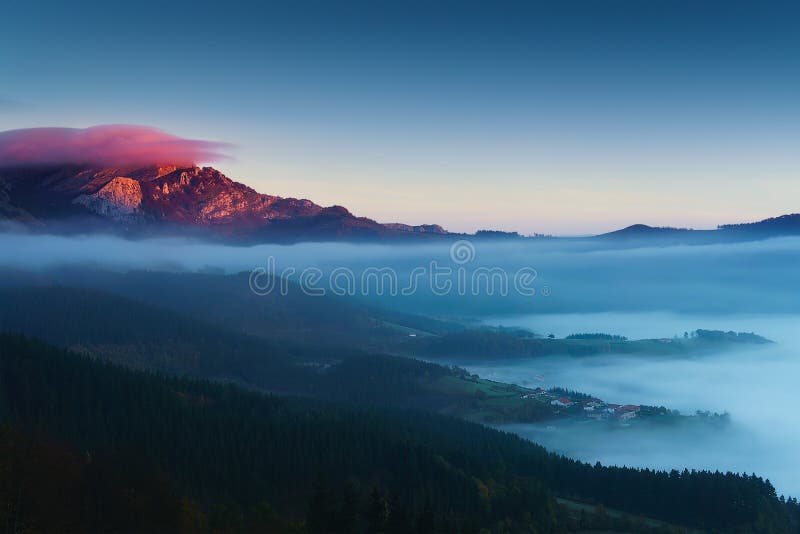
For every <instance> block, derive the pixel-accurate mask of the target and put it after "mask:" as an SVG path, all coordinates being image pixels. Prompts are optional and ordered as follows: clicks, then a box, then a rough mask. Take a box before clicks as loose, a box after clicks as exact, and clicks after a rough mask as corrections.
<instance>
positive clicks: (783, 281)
mask: <svg viewBox="0 0 800 534" xmlns="http://www.w3.org/2000/svg"><path fill="white" fill-rule="evenodd" d="M450 245H451V244H450V242H447V241H426V242H424V243H423V244H417V245H410V244H399V243H394V244H385V245H375V244H369V245H367V244H353V243H303V244H297V245H257V246H238V247H236V246H224V245H219V244H209V243H205V242H200V241H192V240H185V239H177V238H176V239H153V240H142V241H131V240H126V239H122V238H119V237H114V236H99V237H98V236H91V237H89V236H77V237H66V236H49V235H32V234H21V233H5V234H0V247H2V250H3V251H4V253H3V254H2V255H0V267H14V268H31V267H33V268H54V267H59V266H62V265H84V264H86V265H95V266H103V267H109V268H113V269H119V270H128V269H168V270H184V269H185V270H192V271H197V270H204V269H206V270H207V269H220V270H222V271H224V272H236V271H250V270H252V269H253V268H255V267H264V266H265V265H266V264H267V260H268V258H269V257H273V258H274V259H275V263H276V269H277V271H278V273H277V274H280V273H281V271H282V270H283V269H286V268H293V269H295V274H294V275H293V276H295V277H297V273H299V272H300V271H301V270H302V269H304V268H306V267H309V266H313V267H317V268H320V269H322V270H323V271H325V272H330V271H331V270H333V269H336V268H339V267H346V268H349V269H352V270H353V271H355V272H359V271H363V270H364V269H366V268H369V267H374V268H383V267H389V268H391V269H393V270H394V272H395V273H396V276H397V278H398V280H399V283H400V286H401V287H402V286H404V282H405V281H407V280H408V279H409V278H410V276H411V272H412V271H413V270H414V269H415V268H425V269H428V268H429V266H430V265H431V262H436V264H437V265H438V266H441V267H449V268H451V269H453V270H454V271H456V270H458V269H459V268H463V269H466V271H467V272H468V273H470V272H472V271H474V270H475V269H476V268H481V267H483V268H494V267H496V268H499V269H502V270H504V271H505V272H506V273H508V277H509V279H511V278H513V276H514V274H515V273H516V272H517V271H518V270H519V269H521V268H529V269H533V270H535V272H536V279H535V280H534V282H533V287H534V289H535V290H536V294H535V295H533V296H530V295H522V294H519V293H518V292H516V291H513V288H512V290H511V291H509V292H508V294H507V295H504V296H503V295H500V294H499V292H497V291H496V292H495V294H494V295H490V294H489V292H488V291H486V290H485V289H483V290H481V291H479V292H477V293H476V294H472V293H471V292H469V291H468V292H466V294H459V293H458V292H457V291H451V292H449V293H447V294H445V295H442V294H435V292H432V291H430V287H428V286H427V285H425V284H422V285H421V286H420V287H419V288H417V290H415V291H413V292H411V293H410V294H407V295H390V294H386V293H384V294H378V292H376V291H372V292H363V293H361V292H359V294H358V295H355V296H357V297H359V298H364V299H367V300H369V301H371V302H374V303H376V304H380V305H383V306H387V307H392V308H397V309H401V310H404V311H408V312H413V313H427V314H431V315H452V316H459V317H461V318H475V319H478V320H483V319H484V318H486V317H487V316H510V315H527V314H534V313H544V314H553V313H560V314H570V313H590V312H594V313H596V312H606V311H634V312H644V311H672V312H680V313H694V314H698V313H700V314H710V313H713V314H715V315H717V314H718V315H729V314H775V313H789V314H792V313H800V299H797V298H796V295H795V293H794V289H795V288H800V270H798V269H797V268H796V266H797V265H799V264H800V238H779V239H771V240H767V241H759V242H750V243H733V244H719V245H694V246H668V247H666V246H665V247H638V248H634V247H630V246H626V245H624V244H622V245H621V244H617V243H610V242H607V241H599V240H577V239H576V240H557V239H556V240H547V239H543V240H528V241H516V240H515V241H501V242H488V241H474V242H473V243H472V244H471V245H470V246H472V247H473V248H474V257H473V258H472V259H470V260H469V261H467V262H466V263H462V264H457V263H454V262H453V260H452V258H451V257H450ZM290 278H291V277H290Z"/></svg>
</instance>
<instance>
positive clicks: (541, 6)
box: [0, 0, 800, 234]
mask: <svg viewBox="0 0 800 534" xmlns="http://www.w3.org/2000/svg"><path fill="white" fill-rule="evenodd" d="M797 11H798V10H797V8H796V7H794V6H793V4H791V3H769V2H766V3H765V2H748V3H737V2H701V1H692V2H683V1H677V0H676V1H670V2H667V1H658V0H647V1H642V0H634V1H603V0H591V1H583V2H570V1H566V2H550V3H536V2H526V3H510V2H480V3H479V2H466V1H460V2H381V1H372V2H303V1H298V2H281V3H269V2H228V3H222V2H214V3H204V2H166V1H163V0H162V1H160V2H149V1H143V2H135V3H134V2H125V3H106V2H88V1H75V2H69V3H66V2H48V1H41V0H26V1H20V0H12V1H10V2H8V1H7V2H6V3H5V4H4V5H3V9H2V16H1V17H0V130H6V129H12V128H23V127H32V126H71V127H86V126H91V125H96V124H109V123H131V124H144V125H149V126H156V127H159V128H162V129H164V130H167V131H168V132H170V133H174V134H177V135H181V136H187V137H192V138H201V139H210V140H217V141H226V142H230V143H233V144H234V145H236V148H235V150H234V152H233V154H234V159H233V160H230V161H225V162H219V163H217V164H215V166H217V167H219V168H221V169H222V170H223V171H225V172H226V173H228V174H229V175H230V176H231V177H232V178H235V179H239V180H241V181H244V182H247V183H248V184H250V185H252V186H253V187H255V188H256V189H258V190H260V191H262V192H265V193H271V194H280V195H286V196H302V197H307V198H311V199H313V200H315V201H317V202H319V203H322V204H342V205H345V206H347V207H349V208H350V209H351V210H352V211H354V212H355V213H357V214H360V215H366V216H369V217H372V218H375V219H378V220H380V221H384V222H390V221H403V222H409V223H428V222H438V223H441V224H443V225H444V226H446V227H448V228H450V229H453V230H466V231H473V230H476V229H478V228H499V229H506V230H519V231H522V232H526V233H528V232H547V233H558V234H572V233H590V232H597V231H602V230H607V229H612V228H615V227H620V226H625V225H627V224H632V223H637V222H644V223H648V224H654V225H664V224H671V225H679V226H691V227H698V228H700V227H713V226H715V225H716V224H718V223H725V222H734V221H740V220H750V219H757V218H762V217H767V216H771V215H777V214H780V213H786V212H794V211H800V206H798V204H800V200H798V199H800V180H798V178H800V150H798V140H800V99H798V97H797V95H798V94H800V17H798V14H799V13H798V12H797Z"/></svg>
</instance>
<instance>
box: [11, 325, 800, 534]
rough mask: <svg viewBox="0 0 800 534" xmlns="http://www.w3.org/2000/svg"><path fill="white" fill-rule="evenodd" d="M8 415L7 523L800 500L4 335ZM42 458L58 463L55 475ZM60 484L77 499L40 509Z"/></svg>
mask: <svg viewBox="0 0 800 534" xmlns="http://www.w3.org/2000/svg"><path fill="white" fill-rule="evenodd" d="M0 417H2V420H3V421H5V423H6V424H10V425H12V429H9V428H8V427H6V429H4V430H3V433H2V447H3V449H4V451H8V452H9V455H4V456H3V460H0V461H2V462H3V465H2V466H1V467H2V468H3V469H4V470H5V472H6V473H10V475H9V476H6V477H3V481H2V484H3V486H2V488H0V490H1V491H2V493H0V495H1V496H2V499H3V500H4V502H3V503H2V504H3V506H2V510H3V514H4V515H5V517H3V518H2V520H3V521H5V524H6V525H9V524H13V525H21V526H23V527H25V528H23V529H18V530H22V531H25V530H27V531H37V530H45V531H49V530H53V529H63V530H86V529H92V530H93V529H94V527H96V526H97V525H105V526H104V529H106V530H122V529H123V527H124V526H127V528H128V529H129V530H142V529H146V528H147V526H148V525H151V526H152V525H154V524H158V525H164V528H166V529H170V530H172V529H173V527H175V528H177V526H180V525H184V526H186V525H187V524H188V525H194V526H195V527H197V528H204V527H206V526H209V527H215V528H218V529H223V528H228V529H230V528H232V529H236V530H245V529H247V528H248V525H251V526H252V525H256V524H258V525H260V527H259V528H261V529H262V530H264V529H266V528H267V527H264V526H263V525H264V524H269V525H273V526H272V527H269V530H267V531H275V529H277V528H282V529H306V530H308V531H311V532H326V531H327V532H362V531H371V532H390V531H395V532H413V531H421V532H422V531H427V532H436V531H438V532H457V531H462V532H475V531H477V530H478V529H479V528H480V527H489V528H492V529H493V530H496V531H510V532H518V531H530V532H556V531H561V530H567V529H577V528H579V527H580V525H579V524H577V523H576V522H575V520H574V519H570V518H568V517H566V514H565V513H564V512H563V511H561V510H560V508H559V507H558V506H557V505H556V503H555V502H554V500H553V499H552V496H553V495H554V494H558V495H560V496H566V497H571V498H579V499H582V500H585V501H593V502H598V503H600V502H601V503H603V504H604V505H606V506H610V507H615V508H620V509H623V510H625V511H627V512H630V513H634V514H642V515H646V516H649V517H653V518H657V519H662V520H665V521H670V522H673V523H677V524H684V525H688V526H695V527H701V528H706V529H709V530H718V531H721V532H736V531H741V532H790V531H792V529H793V528H795V525H796V523H795V521H796V513H797V508H796V504H795V503H794V502H791V503H788V504H786V503H783V502H782V501H781V500H779V499H778V498H777V497H776V496H775V492H774V489H773V488H772V486H771V485H770V484H769V483H768V482H765V481H763V480H761V479H760V478H757V477H750V476H739V475H734V474H721V473H708V472H683V473H678V472H672V473H658V472H653V471H649V470H637V469H623V468H606V467H600V466H589V465H585V464H582V463H579V462H576V461H573V460H569V459H566V458H563V457H560V456H556V455H553V454H550V453H548V452H546V451H545V450H544V449H543V448H541V447H539V446H537V445H534V444H532V443H530V442H528V441H525V440H523V439H521V438H519V437H517V436H514V435H511V434H507V433H503V432H499V431H496V430H492V429H489V428H486V427H483V426H480V425H476V424H472V423H467V422H464V421H460V420H458V419H453V418H449V417H443V416H438V415H433V414H425V413H421V412H416V411H405V410H396V409H388V408H384V409H380V410H379V409H372V408H357V407H353V406H347V405H338V404H325V403H320V402H319V401H312V400H300V399H293V398H277V397H270V396H263V395H261V394H258V393H253V392H247V391H244V390H240V389H238V388H236V387H235V386H231V385H228V386H226V385H220V384H212V383H207V382H196V381H190V380H186V379H178V378H168V377H160V376H156V375H152V374H146V373H141V372H135V371H129V370H125V369H122V368H118V367H115V366H112V365H110V364H108V363H103V362H99V361H96V360H91V359H88V358H86V357H82V356H80V355H77V354H74V353H70V352H66V351H63V350H59V349H55V348H52V347H49V346H47V345H45V344H42V343H40V342H37V341H34V340H29V339H26V338H23V337H19V336H9V335H2V336H0ZM29 436H33V437H32V438H31V437H29ZM28 439H31V440H33V443H34V445H33V446H30V447H28V446H20V445H19V444H20V443H21V442H24V441H25V440H28ZM50 443H55V444H58V445H56V446H54V447H53V446H50V445H49V444H50ZM61 457H63V458H65V459H66V461H65V462H60V461H59V460H58V458H61ZM40 459H44V461H47V462H51V463H58V465H60V466H62V465H63V470H62V469H58V470H57V471H58V476H55V477H54V478H53V479H54V480H55V481H56V482H57V483H58V484H61V486H57V487H56V489H52V488H53V486H51V485H49V484H45V483H44V480H45V479H46V478H47V477H45V475H43V474H42V469H41V467H40V466H41V465H46V464H42V463H41V461H40ZM73 486H75V487H78V488H81V490H80V491H77V492H72V491H70V489H69V488H71V487H73ZM19 488H25V491H24V492H22V491H16V490H17V489H19ZM59 488H61V489H59ZM62 490H63V491H64V492H65V493H69V496H70V499H77V500H78V501H80V502H81V503H83V504H81V505H80V506H78V507H77V508H75V509H74V510H72V511H71V512H70V513H69V514H64V515H58V514H56V515H52V514H47V513H45V512H44V511H43V509H42V507H41V505H40V504H37V505H34V504H32V503H40V502H47V501H42V500H40V496H47V495H50V497H49V498H50V499H55V500H56V501H57V500H58V499H57V498H56V497H53V496H52V492H53V491H56V492H59V491H62ZM48 492H51V493H48ZM433 497H435V498H433ZM103 502H108V503H109V505H108V506H107V507H105V508H104V511H103V516H102V517H98V516H97V513H98V512H95V511H94V510H96V509H97V508H96V507H97V505H98V504H99V503H103ZM131 518H135V519H136V521H134V522H131ZM60 521H70V522H71V523H69V522H68V523H59V522H60ZM585 521H587V522H591V521H592V518H590V517H587V518H585ZM501 524H502V525H505V526H503V527H501V526H500V525H501ZM631 528H632V527H631Z"/></svg>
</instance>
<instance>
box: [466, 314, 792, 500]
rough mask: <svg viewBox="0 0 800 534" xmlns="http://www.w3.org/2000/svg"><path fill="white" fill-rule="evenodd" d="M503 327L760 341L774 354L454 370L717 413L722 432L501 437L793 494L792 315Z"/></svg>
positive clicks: (527, 429) (598, 319) (699, 428)
mask: <svg viewBox="0 0 800 534" xmlns="http://www.w3.org/2000/svg"><path fill="white" fill-rule="evenodd" d="M540 319H541V320H540ZM500 322H501V323H502V322H503V321H500ZM513 324H527V325H529V326H530V325H533V324H537V325H540V326H541V325H547V328H546V329H552V330H554V331H555V332H556V334H557V335H560V334H562V333H563V332H567V331H571V330H579V329H581V328H582V327H583V326H585V325H589V326H587V328H585V329H587V330H591V331H614V332H619V333H621V334H623V335H628V336H632V337H652V336H671V335H673V334H678V333H681V332H683V331H685V330H687V329H692V328H697V327H703V328H708V327H711V328H721V327H723V326H725V327H726V328H728V327H729V328H731V329H734V330H747V331H756V332H759V333H762V334H764V335H767V336H768V337H770V338H771V339H772V340H774V341H776V344H775V345H770V346H767V347H765V348H760V349H753V350H739V351H725V352H720V353H716V354H710V355H702V356H693V357H684V358H666V357H653V356H648V355H646V354H642V355H629V356H611V355H602V356H595V357H581V358H572V357H569V356H558V357H547V358H537V359H528V360H513V361H512V360H506V361H500V362H491V363H485V364H468V363H466V362H454V363H460V364H462V365H464V366H465V367H467V368H468V369H469V370H470V371H472V372H474V373H478V374H480V375H481V376H484V377H486V378H490V379H493V380H498V381H504V382H515V383H518V384H521V385H525V386H530V387H539V386H541V387H545V388H546V387H552V386H564V387H568V388H570V389H574V390H578V391H581V392H585V393H590V394H592V395H596V396H597V397H599V398H601V399H603V400H605V401H607V402H614V403H621V404H648V405H665V406H667V407H669V408H672V409H677V410H680V411H681V412H682V413H684V414H693V413H694V412H695V411H697V410H703V411H705V410H710V411H716V412H719V413H722V412H727V413H729V414H730V422H729V424H727V425H724V426H716V425H705V424H702V425H687V426H681V427H675V426H660V425H643V426H637V425H633V426H631V427H628V428H616V427H609V426H608V425H603V424H601V423H596V422H586V423H583V422H581V423H572V424H569V423H551V424H548V425H510V426H508V427H506V429H508V430H512V431H514V432H517V433H519V434H521V435H523V436H525V437H528V438H530V439H532V440H534V441H536V442H538V443H541V444H543V445H545V446H547V447H549V448H552V449H553V450H556V451H559V452H562V453H564V454H567V455H569V456H572V457H575V458H579V459H582V460H586V461H590V462H595V461H600V462H602V463H604V464H616V465H629V466H640V467H655V468H662V469H679V470H682V469H683V468H685V467H688V468H690V469H691V468H706V469H719V470H723V471H727V470H731V471H736V472H747V473H751V472H755V473H757V474H759V475H761V476H764V477H767V478H769V479H770V481H772V483H773V484H774V485H775V486H776V488H777V490H778V491H779V492H781V493H785V494H789V495H795V496H796V495H800V463H798V462H797V459H796V454H797V450H800V410H798V393H797V381H798V377H800V358H798V354H800V337H798V330H797V327H798V325H800V316H788V315H784V316H762V317H758V316H752V315H742V316H727V317H725V318H720V317H715V316H698V315H694V316H688V315H687V316H681V315H678V314H672V313H642V314H639V315H638V316H637V315H636V314H631V313H625V314H615V313H608V314H589V315H586V316H581V315H579V314H573V315H569V316H552V317H545V318H538V317H537V318H527V322H526V320H524V319H523V318H516V320H515V321H514V322H513ZM568 324H571V325H572V326H568ZM613 326H616V328H612V327H613Z"/></svg>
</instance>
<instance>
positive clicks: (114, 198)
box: [72, 176, 142, 220]
mask: <svg viewBox="0 0 800 534" xmlns="http://www.w3.org/2000/svg"><path fill="white" fill-rule="evenodd" d="M72 202H74V203H75V204H80V205H83V206H86V208H88V209H89V210H90V211H93V212H95V213H97V214H99V215H104V216H106V217H111V218H112V219H116V220H123V219H128V218H131V217H132V216H135V215H136V213H137V212H138V211H139V208H140V207H141V205H142V186H141V185H140V184H139V182H138V181H136V180H134V179H133V178H125V177H123V176H118V177H116V178H114V179H113V180H111V181H110V182H108V183H107V184H106V185H104V186H103V187H102V188H101V189H100V190H99V191H97V192H96V193H93V194H91V195H80V196H79V197H77V198H76V199H75V200H73V201H72Z"/></svg>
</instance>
